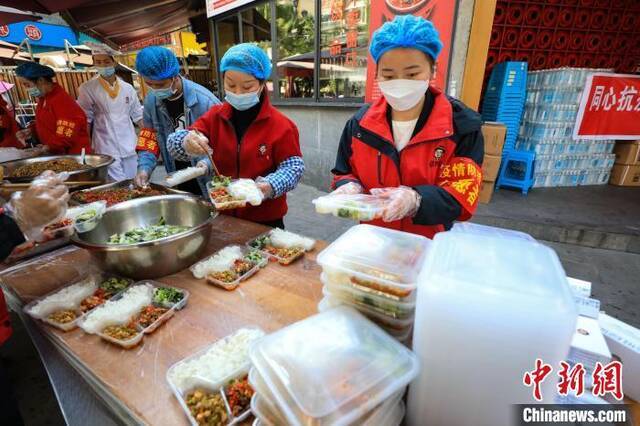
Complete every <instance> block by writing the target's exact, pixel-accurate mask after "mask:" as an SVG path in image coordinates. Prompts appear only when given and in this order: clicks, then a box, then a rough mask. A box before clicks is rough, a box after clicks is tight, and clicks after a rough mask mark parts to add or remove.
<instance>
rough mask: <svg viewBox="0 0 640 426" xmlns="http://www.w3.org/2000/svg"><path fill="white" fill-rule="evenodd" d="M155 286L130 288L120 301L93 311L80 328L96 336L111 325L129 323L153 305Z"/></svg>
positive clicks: (114, 301)
mask: <svg viewBox="0 0 640 426" xmlns="http://www.w3.org/2000/svg"><path fill="white" fill-rule="evenodd" d="M152 298H153V286H151V285H150V284H143V285H136V286H133V287H131V288H129V289H128V290H127V291H125V292H124V293H123V294H122V298H120V299H118V300H109V301H107V302H106V303H104V304H103V305H101V306H99V307H97V308H96V309H94V310H93V311H91V312H90V313H89V314H88V315H87V316H86V317H85V319H84V321H82V323H81V324H80V327H81V328H82V329H83V330H84V331H86V332H87V333H90V334H96V333H99V332H101V331H102V330H104V328H105V327H108V326H110V325H123V324H126V323H128V322H129V321H130V320H131V318H132V317H133V316H134V315H136V314H137V313H138V312H140V310H141V309H142V308H144V307H145V306H147V305H150V304H151V301H152Z"/></svg>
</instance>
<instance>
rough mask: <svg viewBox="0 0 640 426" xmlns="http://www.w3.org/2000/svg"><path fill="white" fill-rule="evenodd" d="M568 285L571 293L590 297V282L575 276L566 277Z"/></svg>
mask: <svg viewBox="0 0 640 426" xmlns="http://www.w3.org/2000/svg"><path fill="white" fill-rule="evenodd" d="M567 281H568V282H569V287H571V291H573V294H575V295H578V296H582V297H591V283H590V282H589V281H583V280H579V279H577V278H571V277H567Z"/></svg>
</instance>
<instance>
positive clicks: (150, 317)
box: [134, 305, 168, 328]
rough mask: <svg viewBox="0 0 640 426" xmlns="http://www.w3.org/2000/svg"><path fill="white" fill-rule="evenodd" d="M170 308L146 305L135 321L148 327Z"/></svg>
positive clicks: (141, 325)
mask: <svg viewBox="0 0 640 426" xmlns="http://www.w3.org/2000/svg"><path fill="white" fill-rule="evenodd" d="M167 311H168V309H165V308H158V307H156V306H153V305H149V306H145V307H144V308H142V311H141V312H140V314H139V315H138V317H137V318H136V319H135V320H134V323H138V325H140V327H142V328H147V327H149V326H150V325H151V324H153V323H154V322H156V321H157V320H158V319H159V318H160V317H161V316H162V315H164V313H165V312H167Z"/></svg>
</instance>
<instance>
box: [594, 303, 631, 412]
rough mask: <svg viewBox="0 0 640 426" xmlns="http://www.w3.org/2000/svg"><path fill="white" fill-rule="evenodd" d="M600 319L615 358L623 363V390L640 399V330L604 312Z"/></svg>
mask: <svg viewBox="0 0 640 426" xmlns="http://www.w3.org/2000/svg"><path fill="white" fill-rule="evenodd" d="M598 321H599V322H600V328H601V329H602V334H604V338H605V340H606V341H607V345H609V349H610V350H611V354H612V356H613V359H614V360H617V361H620V362H621V363H622V391H623V392H624V394H625V395H626V396H628V397H629V398H631V399H633V400H636V401H640V330H638V329H637V328H634V327H632V326H630V325H629V324H626V323H624V322H622V321H620V320H617V319H615V318H613V317H611V316H609V315H607V314H604V313H601V314H600V317H599V319H598Z"/></svg>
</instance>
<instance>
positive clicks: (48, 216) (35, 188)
mask: <svg viewBox="0 0 640 426" xmlns="http://www.w3.org/2000/svg"><path fill="white" fill-rule="evenodd" d="M66 177H68V174H66V176H65V175H64V174H63V175H62V176H59V175H56V174H55V173H53V172H45V173H43V174H42V175H40V176H39V177H38V178H36V179H35V180H34V181H33V183H32V184H31V186H30V187H29V189H27V190H26V191H22V192H16V193H15V194H13V196H12V197H11V201H9V203H8V208H9V211H10V212H11V214H12V215H13V217H14V219H15V221H16V223H17V224H18V226H19V227H20V230H21V231H22V233H23V234H25V236H26V237H27V239H29V240H38V239H39V238H40V237H41V236H42V231H43V229H44V228H45V226H47V225H49V224H51V223H54V222H57V221H59V220H61V219H62V218H63V217H64V215H65V213H66V211H67V201H68V200H69V191H68V189H67V187H66V186H65V185H63V183H62V182H63V181H64V179H65V178H66Z"/></svg>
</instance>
